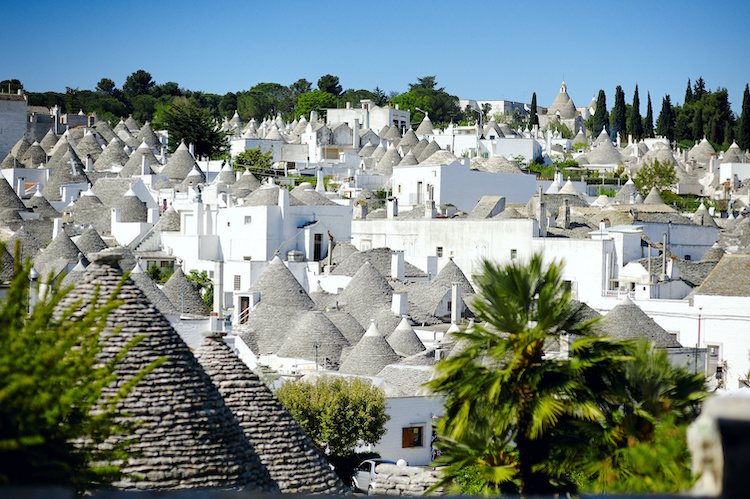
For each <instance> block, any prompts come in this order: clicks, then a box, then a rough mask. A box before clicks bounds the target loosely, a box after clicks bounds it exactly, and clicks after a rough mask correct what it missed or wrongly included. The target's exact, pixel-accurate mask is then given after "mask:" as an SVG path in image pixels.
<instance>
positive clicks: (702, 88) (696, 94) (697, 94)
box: [693, 76, 706, 102]
mask: <svg viewBox="0 0 750 499" xmlns="http://www.w3.org/2000/svg"><path fill="white" fill-rule="evenodd" d="M704 95H706V82H705V81H703V77H702V76H701V77H700V78H698V79H697V80H695V86H694V87H693V102H698V101H700V100H701V98H702V97H703V96H704Z"/></svg>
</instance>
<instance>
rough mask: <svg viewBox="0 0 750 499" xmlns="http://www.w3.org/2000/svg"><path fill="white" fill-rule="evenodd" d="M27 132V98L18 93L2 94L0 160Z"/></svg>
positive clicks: (0, 102)
mask: <svg viewBox="0 0 750 499" xmlns="http://www.w3.org/2000/svg"><path fill="white" fill-rule="evenodd" d="M25 132H26V99H24V98H23V96H21V95H17V94H0V161H2V160H3V159H5V156H7V155H8V153H9V152H10V150H11V149H12V148H13V146H14V145H15V144H16V142H18V141H19V139H20V138H21V137H22V136H23V134H24V133H25ZM19 159H20V158H19Z"/></svg>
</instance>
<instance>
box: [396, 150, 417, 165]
mask: <svg viewBox="0 0 750 499" xmlns="http://www.w3.org/2000/svg"><path fill="white" fill-rule="evenodd" d="M418 164H419V160H417V157H416V156H414V152H413V151H409V152H407V153H406V154H405V155H404V158H403V159H402V160H401V161H399V163H398V165H396V166H398V167H405V166H416V165H418Z"/></svg>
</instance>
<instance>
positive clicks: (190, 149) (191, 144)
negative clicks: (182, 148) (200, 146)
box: [188, 142, 195, 157]
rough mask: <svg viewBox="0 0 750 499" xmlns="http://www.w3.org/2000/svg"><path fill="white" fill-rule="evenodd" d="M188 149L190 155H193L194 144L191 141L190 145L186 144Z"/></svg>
mask: <svg viewBox="0 0 750 499" xmlns="http://www.w3.org/2000/svg"><path fill="white" fill-rule="evenodd" d="M188 150H189V151H190V155H191V156H192V157H195V144H193V143H192V142H191V143H190V145H189V146H188Z"/></svg>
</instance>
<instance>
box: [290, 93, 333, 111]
mask: <svg viewBox="0 0 750 499" xmlns="http://www.w3.org/2000/svg"><path fill="white" fill-rule="evenodd" d="M333 107H336V97H335V96H334V95H333V94H331V93H328V92H323V91H321V90H312V91H310V92H307V93H305V94H302V95H300V96H299V99H297V107H296V108H295V109H294V114H295V115H296V116H306V117H308V118H309V116H310V111H318V115H319V117H320V118H324V117H325V109H326V108H333Z"/></svg>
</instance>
